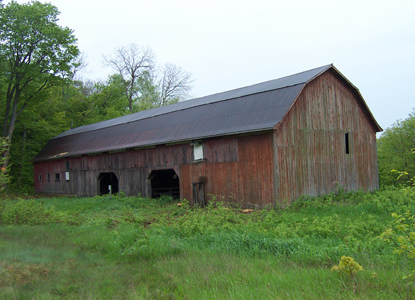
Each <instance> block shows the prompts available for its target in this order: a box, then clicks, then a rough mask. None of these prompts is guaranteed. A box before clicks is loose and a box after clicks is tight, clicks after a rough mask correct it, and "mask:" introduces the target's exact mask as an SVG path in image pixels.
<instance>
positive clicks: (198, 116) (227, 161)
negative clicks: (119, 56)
mask: <svg viewBox="0 0 415 300" xmlns="http://www.w3.org/2000/svg"><path fill="white" fill-rule="evenodd" d="M381 130H382V129H381V128H380V126H379V125H378V123H377V122H376V120H375V119H374V117H373V115H372V114H371V112H370V110H369V108H368V107H367V105H366V103H365V101H364V99H363V97H362V96H361V94H360V92H359V90H358V89H357V88H356V87H355V86H354V85H353V84H352V83H350V82H349V81H348V80H347V79H346V78H345V77H344V76H343V75H342V74H341V73H340V72H339V71H338V70H337V69H336V68H335V67H334V66H333V65H327V66H323V67H320V68H316V69H312V70H309V71H305V72H302V73H298V74H295V75H291V76H287V77H283V78H280V79H276V80H271V81H267V82H264V83H260V84H256V85H252V86H248V87H244V88H240V89H236V90H231V91H228V92H223V93H219V94H214V95H211V96H206V97H202V98H198V99H194V100H189V101H184V102H181V103H177V104H172V105H169V106H165V107H160V108H155V109H151V110H147V111H142V112H138V113H135V114H131V115H127V116H124V117H120V118H116V119H112V120H108V121H104V122H100V123H96V124H91V125H87V126H83V127H79V128H74V129H70V130H68V131H66V132H64V133H62V134H60V135H58V136H56V137H55V138H53V139H52V140H50V141H49V143H48V144H47V145H46V146H45V147H44V148H43V149H42V151H40V153H39V154H38V155H37V156H36V157H35V158H34V172H35V174H34V175H35V191H36V192H39V193H58V194H76V195H78V196H94V195H101V194H105V193H108V192H110V190H111V192H113V193H115V192H118V191H123V192H124V193H125V194H126V195H137V194H141V195H143V196H148V197H150V196H152V197H157V196H158V195H161V194H171V195H174V196H178V197H180V198H186V199H188V200H189V201H191V202H197V203H203V202H204V201H208V200H209V197H211V195H215V196H217V197H218V198H219V199H224V200H226V201H233V202H237V203H240V204H241V206H243V207H265V206H267V205H280V204H284V203H289V202H291V201H293V200H295V199H297V198H299V197H300V196H303V195H311V196H314V195H319V194H324V193H329V192H332V191H334V190H335V189H337V188H338V187H342V188H344V189H345V190H358V189H363V190H366V191H369V190H374V189H376V188H378V184H379V183H378V165H377V154H376V132H379V131H381Z"/></svg>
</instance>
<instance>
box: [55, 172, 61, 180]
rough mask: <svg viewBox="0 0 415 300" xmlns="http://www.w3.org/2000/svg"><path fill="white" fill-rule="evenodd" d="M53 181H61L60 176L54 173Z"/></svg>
mask: <svg viewBox="0 0 415 300" xmlns="http://www.w3.org/2000/svg"><path fill="white" fill-rule="evenodd" d="M55 180H56V181H59V180H61V174H59V173H56V174H55Z"/></svg>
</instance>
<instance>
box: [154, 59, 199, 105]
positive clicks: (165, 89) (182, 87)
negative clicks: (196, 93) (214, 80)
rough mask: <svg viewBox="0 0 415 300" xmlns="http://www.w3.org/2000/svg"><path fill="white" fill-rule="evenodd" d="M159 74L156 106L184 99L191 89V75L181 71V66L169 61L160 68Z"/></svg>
mask: <svg viewBox="0 0 415 300" xmlns="http://www.w3.org/2000/svg"><path fill="white" fill-rule="evenodd" d="M161 74H162V78H161V80H160V83H159V86H160V101H159V103H158V104H159V105H158V106H164V105H167V104H171V103H175V102H179V101H182V100H185V99H186V98H187V96H188V93H189V91H190V90H191V89H192V86H191V84H192V81H193V80H192V75H191V74H190V73H187V72H185V71H183V69H182V68H181V67H178V66H176V65H173V64H169V63H167V64H165V65H164V67H163V68H162V69H161Z"/></svg>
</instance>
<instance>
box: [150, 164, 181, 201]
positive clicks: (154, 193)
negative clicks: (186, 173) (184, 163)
mask: <svg viewBox="0 0 415 300" xmlns="http://www.w3.org/2000/svg"><path fill="white" fill-rule="evenodd" d="M149 179H150V181H151V197H152V198H159V197H160V196H162V195H169V196H172V197H173V198H179V197H180V181H179V176H177V174H176V172H175V171H174V170H173V169H167V170H156V171H151V173H150V176H149Z"/></svg>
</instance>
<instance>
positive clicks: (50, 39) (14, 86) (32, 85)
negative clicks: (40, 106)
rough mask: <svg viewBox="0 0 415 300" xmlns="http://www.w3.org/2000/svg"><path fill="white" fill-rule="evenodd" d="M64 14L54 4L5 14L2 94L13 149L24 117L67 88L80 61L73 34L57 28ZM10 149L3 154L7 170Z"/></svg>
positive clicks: (11, 7) (14, 7) (1, 21)
mask: <svg viewBox="0 0 415 300" xmlns="http://www.w3.org/2000/svg"><path fill="white" fill-rule="evenodd" d="M58 15H59V11H58V9H57V8H56V7H55V6H53V5H52V4H49V3H40V2H38V1H33V2H30V3H27V4H18V3H16V2H13V1H12V2H10V3H9V4H7V5H6V6H4V7H3V8H1V10H0V58H1V61H0V65H1V67H0V84H1V85H0V89H1V90H2V92H3V93H2V95H1V99H0V101H1V109H2V110H3V111H2V116H3V120H2V123H3V137H4V138H6V139H7V140H8V141H9V143H11V141H12V137H13V131H14V128H15V125H16V121H17V118H18V117H19V115H20V114H21V113H22V112H23V111H24V110H25V109H26V108H27V107H28V106H31V105H33V104H36V103H38V102H39V101H41V100H42V96H44V95H45V94H44V92H45V91H46V90H47V89H48V88H50V87H51V86H54V85H57V84H58V83H60V82H62V80H63V77H65V76H66V77H67V75H68V74H69V73H70V72H71V67H72V61H73V60H74V59H75V58H76V57H77V56H78V53H79V50H78V47H77V46H76V38H75V36H74V35H73V32H72V30H71V29H69V28H67V27H61V26H59V25H57V21H58V18H57V16H58ZM9 152H10V147H8V148H7V149H6V151H5V153H4V154H3V157H4V158H5V160H4V162H3V167H7V165H8V160H9Z"/></svg>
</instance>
